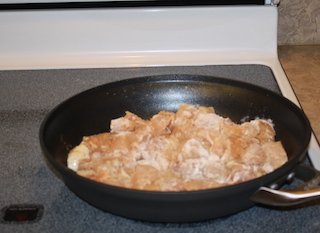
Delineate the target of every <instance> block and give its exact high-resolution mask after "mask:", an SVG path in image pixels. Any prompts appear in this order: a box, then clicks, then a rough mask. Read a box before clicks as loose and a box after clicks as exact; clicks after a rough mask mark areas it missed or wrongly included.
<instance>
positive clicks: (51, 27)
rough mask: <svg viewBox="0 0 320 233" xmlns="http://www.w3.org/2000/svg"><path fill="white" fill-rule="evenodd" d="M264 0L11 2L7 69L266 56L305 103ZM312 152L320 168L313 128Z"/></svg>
mask: <svg viewBox="0 0 320 233" xmlns="http://www.w3.org/2000/svg"><path fill="white" fill-rule="evenodd" d="M113 2H114V1H113ZM120 2H122V1H120ZM128 2H131V3H130V4H128ZM139 2H140V5H141V2H146V3H148V2H149V3H150V2H155V1H139ZM159 2H161V1H159ZM166 2H170V1H166ZM206 2H210V1H206ZM213 2H214V1H213ZM249 2H250V1H249ZM257 2H259V1H257ZM260 2H261V1H260ZM264 3H265V4H264V5H261V4H245V5H241V4H237V5H228V6H226V5H221V4H219V5H214V6H213V5H210V4H198V5H197V4H195V5H190V6H181V5H175V6H166V4H164V5H161V4H160V5H159V6H150V5H152V4H146V6H145V7H143V4H142V6H139V7H134V6H133V5H134V1H126V4H127V5H124V6H123V5H122V6H121V7H115V6H112V7H108V6H105V7H100V8H95V7H92V5H91V6H90V7H89V8H85V7H81V8H72V7H68V8H59V7H54V6H53V7H52V6H51V7H50V9H41V10H39V9H37V10H35V9H23V10H21V9H15V8H14V7H12V6H11V7H12V8H11V9H10V10H2V11H0V32H1V37H0V70H43V69H49V70H50V69H52V70H56V69H66V68H67V69H83V68H123V67H168V66H169V67H170V66H191V67H192V66H204V65H243V64H259V65H264V66H267V67H269V68H270V69H271V70H272V72H273V75H274V77H275V79H276V81H277V83H278V85H279V88H280V90H281V92H282V94H283V95H284V96H285V97H287V98H288V99H290V100H291V101H293V102H294V103H296V104H297V105H299V103H298V101H297V98H296V96H295V94H294V92H293V90H292V88H291V86H290V83H289V81H288V79H287V77H286V75H285V73H284V71H283V69H282V67H281V64H280V62H279V59H278V54H277V19H278V11H277V6H276V4H277V3H278V1H271V0H269V1H268V0H267V1H265V2H264ZM132 4H133V5H132ZM120 5H121V4H120ZM173 5H174V4H173ZM0 8H1V7H0ZM18 8H19V7H18ZM308 152H309V157H310V160H311V162H312V164H313V165H314V167H315V168H317V169H320V148H319V144H318V142H317V140H316V138H315V136H314V135H312V139H311V143H310V147H309V151H308Z"/></svg>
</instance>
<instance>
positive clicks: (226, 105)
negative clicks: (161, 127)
mask: <svg viewBox="0 0 320 233" xmlns="http://www.w3.org/2000/svg"><path fill="white" fill-rule="evenodd" d="M181 103H189V104H198V105H204V106H213V107H214V108H215V110H216V112H217V113H218V114H220V115H222V116H225V117H229V118H231V119H232V120H233V121H235V122H240V121H241V120H243V119H246V120H250V119H254V118H257V117H259V118H270V119H272V121H273V123H274V125H275V130H276V134H277V136H276V137H277V139H278V140H281V141H282V143H283V145H284V147H285V150H286V151H287V154H288V157H289V161H288V162H287V163H286V164H284V165H283V166H282V167H280V168H279V169H277V170H275V171H274V172H272V173H270V174H267V175H264V176H262V177H260V178H257V179H254V180H251V181H248V182H244V183H240V184H236V185H232V186H227V187H222V188H216V189H208V190H201V191H188V192H153V191H139V190H131V189H125V188H120V187H114V186H110V185H105V184H101V183H97V182H95V181H91V180H89V179H86V178H83V177H81V176H78V175H77V174H76V173H75V172H73V171H72V170H70V169H68V168H67V166H66V160H67V154H68V151H69V150H70V149H71V148H72V147H74V146H76V145H77V144H79V143H80V141H81V139H82V137H83V136H84V135H91V134H96V133H100V132H105V131H107V130H109V128H108V127H109V123H110V120H111V119H114V118H117V117H120V116H123V115H124V112H125V111H131V112H133V113H136V114H138V115H139V116H141V117H143V118H149V117H150V116H152V115H153V114H156V113H157V112H159V111H160V110H169V111H174V110H176V109H177V108H178V106H179V105H180V104H181ZM310 135H311V128H310V125H309V122H308V120H307V118H306V116H305V115H304V113H303V112H302V111H301V110H300V109H299V108H298V107H297V106H296V105H294V104H293V103H292V102H290V101H288V100H287V99H285V98H284V97H281V96H279V95H277V94H275V93H273V92H271V91H268V90H266V89H263V88H260V87H257V86H253V85H250V84H245V83H242V82H238V81H231V80H227V79H221V78H215V77H208V76H192V75H161V76H150V77H142V78H134V79H129V80H123V81H118V82H114V83H109V84H105V85H102V86H98V87H96V88H93V89H90V90H87V91H85V92H82V93H80V94H78V95H76V96H74V97H72V98H70V99H68V100H66V101H64V102H63V103H61V104H60V105H58V106H57V107H56V108H54V109H53V110H52V111H51V112H50V113H49V114H48V116H47V117H46V118H45V120H44V121H43V123H42V125H41V129H40V143H41V148H42V150H43V154H44V156H45V158H46V159H47V161H48V164H49V165H50V166H51V167H52V168H53V169H54V170H55V171H56V172H57V173H58V175H59V176H60V177H61V178H62V179H63V181H64V182H65V184H66V185H67V186H68V187H69V189H70V190H72V191H73V192H74V193H75V194H76V195H78V196H79V197H80V198H81V199H83V200H85V201H87V202H88V203H90V204H92V205H93V206H95V207H97V208H100V209H102V210H105V211H108V212H111V213H114V214H117V215H120V216H124V217H128V218H134V219H140V220H147V221H155V222H186V221H200V220H205V219H210V218H216V217H221V216H225V215H229V214H232V213H236V212H238V211H241V210H244V209H247V208H249V207H251V206H253V205H254V204H255V202H260V203H261V202H262V203H265V204H272V205H283V203H285V202H286V201H287V202H288V203H289V205H291V204H296V203H295V202H300V201H292V202H290V201H288V200H284V199H286V197H281V196H279V195H277V194H274V193H272V192H269V191H270V190H271V191H272V189H268V188H261V187H270V186H271V187H275V186H276V185H281V183H282V182H283V181H284V180H286V179H288V177H289V178H290V177H292V176H293V174H294V172H295V171H296V170H299V169H300V170H301V169H302V172H300V173H302V174H306V173H308V172H309V173H310V174H309V173H308V174H309V175H310V177H312V176H314V175H315V174H316V171H314V170H312V169H311V168H303V167H302V168H301V166H300V165H299V163H300V162H301V161H302V160H304V158H305V156H306V152H307V148H308V144H309V140H310ZM300 170H299V171H300ZM296 173H297V174H298V173H299V172H296ZM268 190H269V191H268ZM282 199H283V200H282ZM299 200H300V199H299Z"/></svg>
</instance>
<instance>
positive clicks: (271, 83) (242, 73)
mask: <svg viewBox="0 0 320 233" xmlns="http://www.w3.org/2000/svg"><path fill="white" fill-rule="evenodd" d="M158 74H197V75H210V76H216V77H224V78H229V79H237V80H240V81H244V82H250V83H253V84H256V85H259V86H263V87H265V88H268V89H270V90H272V91H275V92H277V93H280V89H279V87H278V85H277V82H276V81H275V78H274V74H273V72H272V70H271V69H270V68H269V67H267V66H263V65H212V66H192V67H184V66H172V67H149V68H139V67H135V68H121V69H118V68H107V69H65V70H20V71H0V121H1V124H0V130H1V132H2V134H0V147H1V152H0V161H1V171H0V189H1V192H0V208H1V209H2V212H3V211H4V210H5V208H6V207H8V206H10V205H16V204H18V205H24V204H35V205H40V206H41V207H42V208H43V212H42V217H41V218H40V219H39V220H38V221H36V222H30V223H23V224H21V223H20V224H19V223H17V222H11V223H10V222H5V221H3V220H1V222H0V229H1V232H10V233H11V232H120V233H121V232H213V231H216V232H299V233H301V232H302V233H303V232H317V231H319V229H320V221H319V215H320V207H319V205H310V206H304V207H303V208H297V209H286V210H279V209H270V208H266V207H261V206H255V207H253V208H251V209H249V210H246V211H243V212H240V213H238V214H235V215H232V216H227V217H224V218H219V219H213V220H208V221H204V222H198V223H184V224H164V223H163V224H161V223H148V222H141V221H135V220H131V219H126V218H123V217H119V216H115V215H113V214H110V213H107V212H103V211H101V210H99V209H96V208H95V207H92V206H91V205H89V204H87V203H86V202H84V201H82V200H81V199H79V198H78V197H77V196H76V195H75V194H73V193H72V192H71V191H69V189H68V188H67V187H66V186H65V185H64V183H63V182H62V180H60V179H59V177H57V176H56V175H55V174H54V172H53V171H52V170H51V169H50V168H49V167H48V166H47V164H46V162H45V160H44V157H43V156H42V153H41V150H40V144H39V139H38V131H39V127H40V124H41V122H42V120H43V119H44V117H45V115H46V114H47V113H48V112H49V111H50V110H51V109H52V108H53V107H54V106H56V105H57V104H59V103H60V102H61V101H63V100H64V99H66V98H68V97H70V96H72V95H74V94H76V93H79V92H81V91H83V90H86V89H88V88H91V87H94V86H97V85H100V84H104V83H107V82H111V81H116V80H120V79H126V78H132V77H139V76H149V75H158ZM106 201H108V200H106Z"/></svg>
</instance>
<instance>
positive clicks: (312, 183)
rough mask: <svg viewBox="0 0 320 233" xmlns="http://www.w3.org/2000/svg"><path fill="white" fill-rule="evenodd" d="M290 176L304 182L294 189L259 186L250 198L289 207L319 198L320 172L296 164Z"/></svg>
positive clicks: (263, 202) (258, 201)
mask: <svg viewBox="0 0 320 233" xmlns="http://www.w3.org/2000/svg"><path fill="white" fill-rule="evenodd" d="M289 176H291V177H293V176H294V177H296V178H298V179H300V180H303V181H304V182H305V183H304V184H303V185H302V186H300V187H298V188H297V189H294V190H275V189H272V188H268V187H261V188H260V189H259V190H258V191H256V192H255V193H254V194H253V195H252V196H251V200H252V201H253V202H255V203H257V204H264V205H268V206H277V207H290V206H296V205H299V204H303V203H306V202H309V201H312V200H316V199H319V200H320V186H319V185H320V172H319V171H317V170H316V169H314V168H312V167H307V166H304V165H298V166H297V168H296V169H295V170H294V172H293V174H292V175H289Z"/></svg>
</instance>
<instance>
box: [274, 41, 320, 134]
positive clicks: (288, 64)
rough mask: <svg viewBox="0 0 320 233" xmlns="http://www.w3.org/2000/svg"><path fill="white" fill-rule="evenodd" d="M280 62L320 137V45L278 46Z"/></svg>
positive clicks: (315, 131)
mask: <svg viewBox="0 0 320 233" xmlns="http://www.w3.org/2000/svg"><path fill="white" fill-rule="evenodd" d="M279 58H280V62H281V64H282V66H283V68H284V70H285V72H286V74H287V76H288V79H289V81H290V83H291V85H292V87H293V89H294V91H295V93H296V95H297V98H298V100H299V102H300V104H301V106H302V108H303V110H304V111H305V113H306V115H307V116H308V118H309V120H310V122H311V125H312V128H313V130H314V133H315V135H316V137H317V138H318V140H319V139H320V117H319V116H320V45H299V46H292V45H290V46H289V45H286V46H280V47H279Z"/></svg>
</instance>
